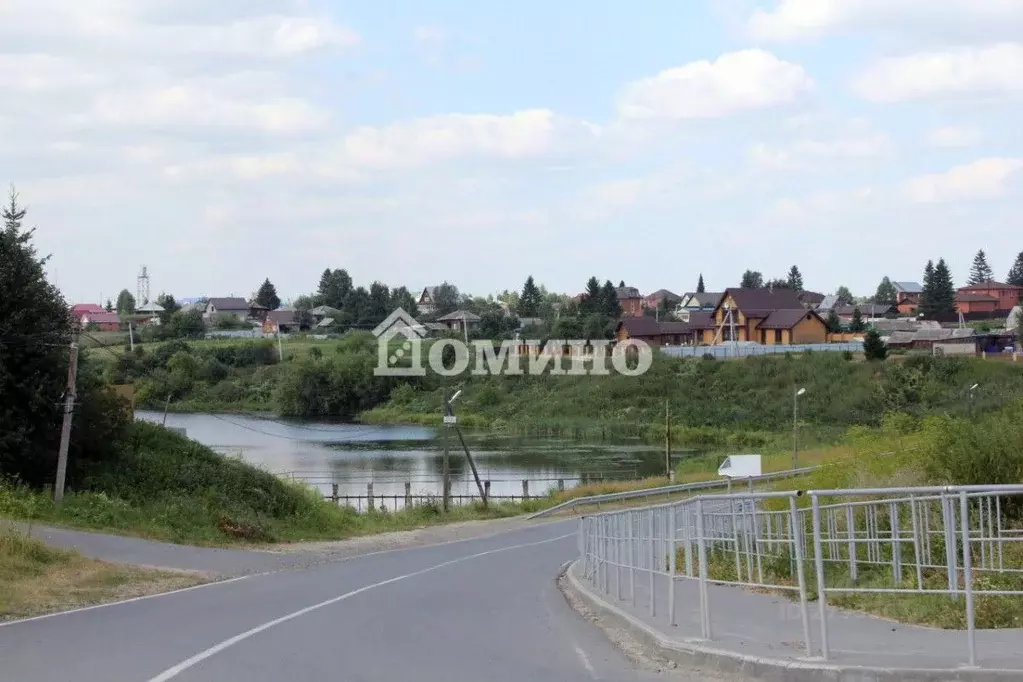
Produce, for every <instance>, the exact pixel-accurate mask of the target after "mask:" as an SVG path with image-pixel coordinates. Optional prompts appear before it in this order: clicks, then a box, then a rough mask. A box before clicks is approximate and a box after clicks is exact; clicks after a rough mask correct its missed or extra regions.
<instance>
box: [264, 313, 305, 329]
mask: <svg viewBox="0 0 1023 682" xmlns="http://www.w3.org/2000/svg"><path fill="white" fill-rule="evenodd" d="M309 329H310V326H309V324H307V323H305V322H303V321H301V320H300V319H299V316H298V315H296V313H295V309H294V308H278V309H277V310H271V311H269V312H267V314H266V319H264V320H263V333H264V334H291V333H292V332H297V331H303V332H304V331H309Z"/></svg>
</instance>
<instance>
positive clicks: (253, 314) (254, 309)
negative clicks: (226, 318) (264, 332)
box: [248, 299, 270, 322]
mask: <svg viewBox="0 0 1023 682" xmlns="http://www.w3.org/2000/svg"><path fill="white" fill-rule="evenodd" d="M268 312H270V309H269V308H267V307H266V306H265V305H260V304H259V302H258V301H256V300H255V299H253V300H251V301H249V312H248V319H250V320H256V321H257V322H262V321H263V320H265V319H266V314H267V313H268Z"/></svg>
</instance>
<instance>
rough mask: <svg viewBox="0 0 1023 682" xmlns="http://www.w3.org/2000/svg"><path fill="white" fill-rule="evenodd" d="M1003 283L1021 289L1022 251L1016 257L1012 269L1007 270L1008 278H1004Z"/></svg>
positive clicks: (1022, 281) (1022, 273)
mask: <svg viewBox="0 0 1023 682" xmlns="http://www.w3.org/2000/svg"><path fill="white" fill-rule="evenodd" d="M1005 281H1006V283H1008V284H1015V285H1016V286H1018V287H1023V251H1021V252H1020V254H1019V255H1018V256H1016V262H1015V263H1013V264H1012V269H1011V270H1009V276H1008V277H1006V278H1005Z"/></svg>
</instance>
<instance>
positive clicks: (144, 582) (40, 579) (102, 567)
mask: <svg viewBox="0 0 1023 682" xmlns="http://www.w3.org/2000/svg"><path fill="white" fill-rule="evenodd" d="M205 580H206V578H203V577H202V576H197V575H193V574H183V573H176V572H169V571H156V570H149V569H141V568H135V567H130V566H123V565H116V564H108V563H105V562H102V561H96V560H94V559H87V558H85V557H83V556H81V555H80V554H78V553H77V552H72V551H68V550H60V549H54V548H52V547H48V546H46V545H44V544H43V543H41V542H39V541H37V540H33V539H31V538H29V537H27V536H26V535H23V534H21V533H18V532H16V531H13V530H0V620H6V619H10V618H22V617H26V616H34V615H37V614H40V613H47V612H51V611H57V610H62V609H69V608H77V607H81V606H87V605H89V604H97V603H102V602H106V601H112V600H116V599H124V598H128V597H137V596H141V595H144V594H152V593H155V592H164V591H167V590H173V589H179V588H182V587H189V586H191V585H196V584H199V583H201V582H204V581H205Z"/></svg>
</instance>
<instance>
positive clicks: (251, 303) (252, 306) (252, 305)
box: [247, 299, 270, 310]
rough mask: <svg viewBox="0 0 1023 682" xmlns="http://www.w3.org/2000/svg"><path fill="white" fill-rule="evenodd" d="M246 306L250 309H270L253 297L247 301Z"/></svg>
mask: <svg viewBox="0 0 1023 682" xmlns="http://www.w3.org/2000/svg"><path fill="white" fill-rule="evenodd" d="M247 307H248V308H249V309H250V310H270V309H269V308H267V307H266V306H265V305H261V304H260V303H259V301H257V300H255V299H253V300H251V301H249V303H248V306H247Z"/></svg>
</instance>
